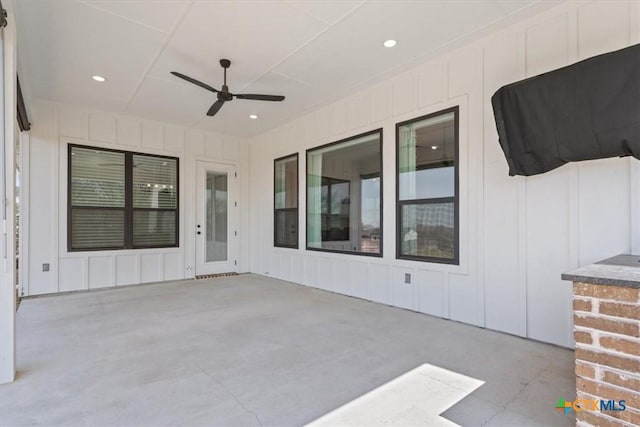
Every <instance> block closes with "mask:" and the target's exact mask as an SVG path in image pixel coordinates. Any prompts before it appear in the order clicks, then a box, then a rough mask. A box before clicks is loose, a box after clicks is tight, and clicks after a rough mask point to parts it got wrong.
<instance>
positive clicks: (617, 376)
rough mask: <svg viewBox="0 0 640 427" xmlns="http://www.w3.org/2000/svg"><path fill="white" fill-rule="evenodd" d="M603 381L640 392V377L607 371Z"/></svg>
mask: <svg viewBox="0 0 640 427" xmlns="http://www.w3.org/2000/svg"><path fill="white" fill-rule="evenodd" d="M576 370H577V367H576ZM638 375H640V373H638ZM602 381H604V382H605V383H609V384H614V385H617V386H619V387H623V388H626V389H629V390H636V391H638V392H640V376H637V377H633V376H631V375H625V374H621V373H618V372H612V371H608V370H605V371H604V375H603V376H602Z"/></svg>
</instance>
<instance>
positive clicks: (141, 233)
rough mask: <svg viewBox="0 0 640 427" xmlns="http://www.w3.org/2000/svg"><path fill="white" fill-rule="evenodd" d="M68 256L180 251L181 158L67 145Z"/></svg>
mask: <svg viewBox="0 0 640 427" xmlns="http://www.w3.org/2000/svg"><path fill="white" fill-rule="evenodd" d="M68 162H69V165H68V194H69V197H68V221H67V222H68V223H67V229H68V231H67V233H68V235H67V247H68V250H69V251H89V250H111V249H140V248H163V247H176V246H178V159H177V158H175V157H164V156H155V155H150V154H140V153H132V152H127V151H117V150H110V149H104V148H95V147H86V146H80V145H69V152H68Z"/></svg>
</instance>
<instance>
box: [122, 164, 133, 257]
mask: <svg viewBox="0 0 640 427" xmlns="http://www.w3.org/2000/svg"><path fill="white" fill-rule="evenodd" d="M124 247H125V248H127V249H129V248H133V154H132V153H126V154H125V157H124Z"/></svg>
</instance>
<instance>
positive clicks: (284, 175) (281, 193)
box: [275, 156, 298, 209]
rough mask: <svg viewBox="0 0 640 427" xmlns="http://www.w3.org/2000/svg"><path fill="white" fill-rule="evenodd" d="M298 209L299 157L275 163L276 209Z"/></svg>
mask: <svg viewBox="0 0 640 427" xmlns="http://www.w3.org/2000/svg"><path fill="white" fill-rule="evenodd" d="M297 207H298V156H292V157H287V158H286V159H282V160H277V161H276V162H275V208H276V209H288V208H297Z"/></svg>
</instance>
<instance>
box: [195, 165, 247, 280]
mask: <svg viewBox="0 0 640 427" xmlns="http://www.w3.org/2000/svg"><path fill="white" fill-rule="evenodd" d="M196 172H197V174H198V175H197V184H196V185H197V196H196V229H195V230H193V232H194V233H195V234H196V275H198V276H202V275H207V274H218V273H231V272H237V271H238V257H237V254H238V231H237V230H238V228H237V217H238V215H237V212H236V210H237V202H236V200H237V199H236V188H235V186H236V185H235V184H236V168H235V166H232V165H225V164H219V163H209V162H197V164H196Z"/></svg>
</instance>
